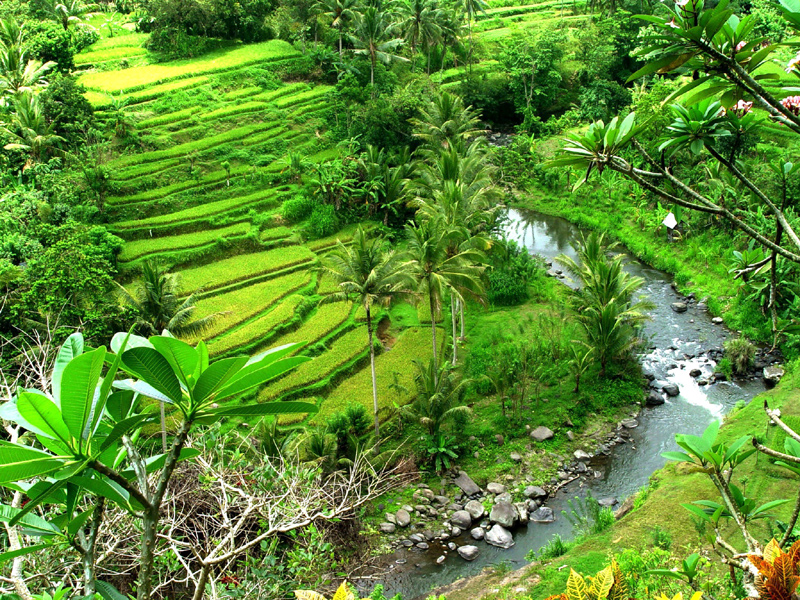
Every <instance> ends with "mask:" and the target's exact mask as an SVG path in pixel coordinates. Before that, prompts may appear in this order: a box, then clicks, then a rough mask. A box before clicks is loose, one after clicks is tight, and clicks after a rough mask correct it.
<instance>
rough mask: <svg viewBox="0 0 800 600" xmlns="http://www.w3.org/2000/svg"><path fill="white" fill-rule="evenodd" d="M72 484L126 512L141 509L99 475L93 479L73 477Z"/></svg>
mask: <svg viewBox="0 0 800 600" xmlns="http://www.w3.org/2000/svg"><path fill="white" fill-rule="evenodd" d="M72 482H73V483H75V484H76V485H78V486H80V487H81V488H83V489H85V490H87V491H89V492H91V493H92V494H94V495H95V496H99V497H101V498H105V499H107V500H110V501H111V502H113V503H114V504H117V505H118V506H119V507H120V508H123V509H124V510H127V511H134V510H141V509H142V508H143V507H142V505H141V504H139V503H138V502H137V501H136V500H134V499H132V498H131V496H130V494H129V493H128V492H127V491H125V489H124V488H123V487H122V486H120V485H119V484H117V483H115V482H113V481H111V480H110V479H106V478H104V477H102V476H100V475H97V476H95V477H81V476H78V477H73V478H72Z"/></svg>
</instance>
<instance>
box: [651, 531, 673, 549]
mask: <svg viewBox="0 0 800 600" xmlns="http://www.w3.org/2000/svg"><path fill="white" fill-rule="evenodd" d="M650 537H651V539H652V540H653V546H655V547H656V548H661V549H662V550H669V549H670V548H671V547H672V534H670V532H669V531H667V530H666V529H662V528H661V527H659V526H658V525H656V526H655V527H654V528H653V531H651V532H650Z"/></svg>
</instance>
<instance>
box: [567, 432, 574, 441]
mask: <svg viewBox="0 0 800 600" xmlns="http://www.w3.org/2000/svg"><path fill="white" fill-rule="evenodd" d="M567 439H568V440H569V441H570V442H574V441H575V434H574V433H572V432H571V431H568V432H567Z"/></svg>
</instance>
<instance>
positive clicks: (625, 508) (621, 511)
mask: <svg viewBox="0 0 800 600" xmlns="http://www.w3.org/2000/svg"><path fill="white" fill-rule="evenodd" d="M633 501H634V497H633V496H629V497H628V498H626V499H625V502H623V503H622V505H621V506H620V507H619V508H618V509H617V511H616V512H615V513H614V518H615V519H617V520H619V519H621V518H622V517H624V516H625V515H627V514H628V513H629V512H631V511H632V510H633Z"/></svg>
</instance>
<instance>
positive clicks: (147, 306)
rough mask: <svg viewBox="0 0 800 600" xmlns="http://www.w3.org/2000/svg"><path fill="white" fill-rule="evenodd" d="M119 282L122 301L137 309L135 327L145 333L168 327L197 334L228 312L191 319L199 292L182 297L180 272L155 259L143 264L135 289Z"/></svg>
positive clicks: (181, 333)
mask: <svg viewBox="0 0 800 600" xmlns="http://www.w3.org/2000/svg"><path fill="white" fill-rule="evenodd" d="M117 286H118V291H119V294H120V297H121V298H122V301H123V302H124V303H125V304H126V305H128V306H130V307H131V308H133V309H135V310H136V329H137V331H139V332H140V333H142V334H144V335H157V334H159V333H161V332H162V331H165V330H166V331H169V332H170V333H172V334H173V335H176V336H179V337H187V338H188V337H194V336H197V335H199V334H201V333H203V331H205V330H206V329H208V328H209V327H210V326H211V325H213V324H214V322H216V321H217V320H218V319H219V318H220V317H221V316H222V315H223V314H225V313H214V314H212V315H208V316H207V317H203V318H202V319H195V320H192V315H193V314H194V312H195V310H196V304H197V299H198V298H197V293H194V294H190V295H189V296H188V297H187V298H186V299H185V300H183V301H181V299H180V293H179V292H180V289H179V288H180V286H179V284H178V278H177V276H176V275H174V274H172V273H169V272H168V271H167V269H166V268H165V267H164V266H163V265H161V264H159V263H158V262H156V261H152V260H147V261H145V262H144V263H143V264H142V280H141V282H140V283H139V285H138V286H137V288H136V290H135V291H134V292H133V293H131V292H129V291H128V290H127V289H125V288H124V287H123V286H122V285H120V284H117Z"/></svg>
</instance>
